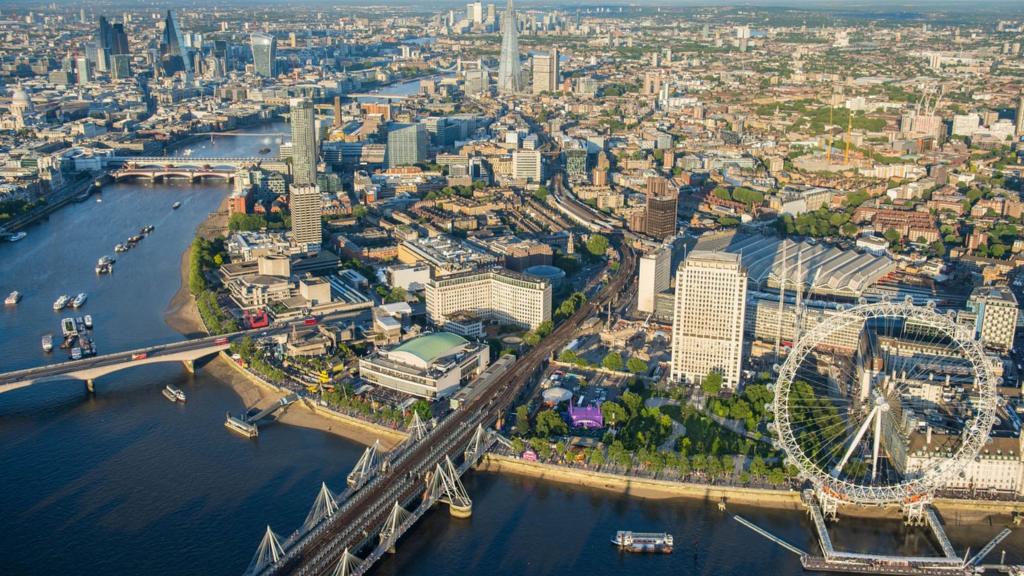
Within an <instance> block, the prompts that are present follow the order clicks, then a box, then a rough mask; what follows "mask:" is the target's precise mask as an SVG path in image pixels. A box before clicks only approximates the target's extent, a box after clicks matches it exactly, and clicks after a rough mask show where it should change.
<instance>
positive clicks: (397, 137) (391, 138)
mask: <svg viewBox="0 0 1024 576" xmlns="http://www.w3.org/2000/svg"><path fill="white" fill-rule="evenodd" d="M427 144H428V142H427V127H426V126H424V125H423V124H406V125H404V126H401V127H399V128H396V129H394V130H392V131H390V132H388V146H387V148H386V149H385V155H386V156H387V166H388V168H394V167H396V166H412V165H413V164H416V163H417V162H423V161H424V160H426V159H427Z"/></svg>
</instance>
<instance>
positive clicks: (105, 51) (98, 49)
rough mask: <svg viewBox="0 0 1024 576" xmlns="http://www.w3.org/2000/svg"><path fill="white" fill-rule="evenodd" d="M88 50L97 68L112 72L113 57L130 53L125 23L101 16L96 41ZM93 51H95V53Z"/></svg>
mask: <svg viewBox="0 0 1024 576" xmlns="http://www.w3.org/2000/svg"><path fill="white" fill-rule="evenodd" d="M88 50H89V52H90V56H92V57H91V58H90V60H92V62H93V65H94V66H95V67H96V69H97V70H99V71H101V72H108V71H109V72H112V71H113V68H114V63H113V57H114V56H116V55H120V54H124V55H127V54H128V34H127V33H125V31H124V24H122V23H120V22H118V23H115V24H111V23H110V21H108V20H107V17H106V16H100V18H99V25H98V26H97V28H96V41H95V43H94V44H93V45H92V46H90V47H89V49H88ZM93 51H95V52H94V53H93Z"/></svg>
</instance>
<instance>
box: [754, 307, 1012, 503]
mask: <svg viewBox="0 0 1024 576" xmlns="http://www.w3.org/2000/svg"><path fill="white" fill-rule="evenodd" d="M968 320H969V319H968ZM996 365H997V362H996V361H994V360H992V359H990V358H989V357H987V356H986V355H985V353H984V351H983V349H982V346H981V343H980V342H979V341H978V340H977V339H975V338H974V337H973V325H965V324H963V323H960V322H958V321H957V319H956V318H954V317H953V316H952V315H951V314H941V313H939V312H937V311H936V310H935V309H934V306H932V305H928V306H918V305H914V304H913V303H912V302H911V301H910V300H909V299H908V300H907V301H905V302H899V303H897V302H889V301H883V302H878V303H872V304H859V305H856V306H850V307H847V308H845V309H841V310H838V311H836V312H835V313H834V314H833V315H831V316H828V317H826V318H825V319H824V320H823V321H820V323H818V324H817V325H816V326H813V327H808V330H807V331H806V333H805V334H803V335H802V336H801V337H800V338H799V339H798V340H797V342H796V343H795V344H794V346H793V348H792V350H791V351H790V352H789V355H788V356H787V358H786V360H785V362H784V363H783V364H782V365H781V366H777V367H776V369H777V370H778V378H777V381H776V383H775V386H774V388H775V390H774V392H775V399H774V401H773V405H772V410H773V413H774V417H775V422H774V425H773V427H774V429H775V433H776V436H777V438H778V442H779V443H780V444H781V446H780V447H781V448H782V449H783V450H784V451H785V453H786V456H787V458H788V462H789V463H791V464H793V465H795V466H796V467H797V468H798V469H799V471H800V472H801V474H802V476H803V477H804V478H806V479H808V480H809V481H810V482H811V483H812V484H813V485H814V487H815V489H816V490H817V493H818V495H819V497H825V498H827V499H830V500H832V501H834V502H836V503H848V504H859V505H886V504H901V505H909V504H913V503H915V502H918V501H923V500H927V499H928V498H929V497H930V496H931V494H933V493H934V492H935V491H936V490H937V489H940V488H941V487H942V486H943V485H945V484H946V483H947V482H949V481H950V480H952V479H956V478H957V477H958V476H962V475H963V474H964V468H965V466H966V465H967V464H968V463H969V462H970V461H972V460H973V459H975V458H976V457H977V456H978V454H979V452H980V450H981V449H982V447H983V445H984V443H985V442H986V440H987V438H988V435H989V432H990V431H991V429H992V425H993V423H994V422H995V419H996V408H997V392H996V387H997V386H998V382H999V378H998V376H997V373H996Z"/></svg>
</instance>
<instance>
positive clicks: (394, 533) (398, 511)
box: [379, 500, 411, 554]
mask: <svg viewBox="0 0 1024 576" xmlns="http://www.w3.org/2000/svg"><path fill="white" fill-rule="evenodd" d="M409 516H411V514H410V513H409V511H408V510H406V509H405V508H402V506H401V505H399V504H398V501H397V500H396V501H395V506H394V507H393V508H392V509H391V514H388V519H387V521H386V522H384V527H383V528H381V529H380V544H379V546H382V547H385V549H386V550H387V551H388V552H389V553H391V554H394V553H395V543H396V542H398V537H399V536H400V532H399V529H400V528H401V526H402V524H403V523H404V522H405V521H406V520H407V519H408V518H409Z"/></svg>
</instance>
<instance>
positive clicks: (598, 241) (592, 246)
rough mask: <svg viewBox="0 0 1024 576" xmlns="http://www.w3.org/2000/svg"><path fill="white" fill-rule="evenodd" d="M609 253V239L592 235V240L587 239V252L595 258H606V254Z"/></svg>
mask: <svg viewBox="0 0 1024 576" xmlns="http://www.w3.org/2000/svg"><path fill="white" fill-rule="evenodd" d="M607 251H608V239H607V238H605V237H604V236H602V235H600V234H591V235H590V238H587V252H590V253H591V254H593V255H594V256H604V253H605V252H607Z"/></svg>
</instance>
